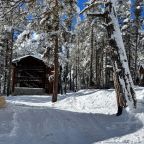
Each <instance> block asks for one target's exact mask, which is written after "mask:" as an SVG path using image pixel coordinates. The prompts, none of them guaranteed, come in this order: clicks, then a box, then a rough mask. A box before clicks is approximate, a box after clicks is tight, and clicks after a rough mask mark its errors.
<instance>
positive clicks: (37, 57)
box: [12, 55, 43, 63]
mask: <svg viewBox="0 0 144 144" xmlns="http://www.w3.org/2000/svg"><path fill="white" fill-rule="evenodd" d="M27 57H34V58H36V59H39V60H42V58H41V57H40V55H24V56H22V57H19V58H16V59H13V60H12V62H13V63H17V62H19V61H21V60H22V59H25V58H27ZM42 61H43V60H42Z"/></svg>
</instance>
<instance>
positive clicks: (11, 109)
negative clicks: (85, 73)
mask: <svg viewBox="0 0 144 144" xmlns="http://www.w3.org/2000/svg"><path fill="white" fill-rule="evenodd" d="M136 93H137V99H138V107H137V109H136V110H133V111H124V113H123V115H122V116H120V117H116V116H115V113H116V111H117V108H116V98H115V92H114V90H112V89H109V90H80V91H79V92H77V93H69V94H67V95H63V96H59V97H58V99H59V100H58V102H57V103H54V104H52V103H51V97H50V96H17V97H8V98H7V107H6V108H2V109H0V144H144V126H143V125H144V88H136Z"/></svg>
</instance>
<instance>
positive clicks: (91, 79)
mask: <svg viewBox="0 0 144 144" xmlns="http://www.w3.org/2000/svg"><path fill="white" fill-rule="evenodd" d="M93 39H94V34H93V26H91V56H90V78H89V79H90V80H89V87H92V86H93Z"/></svg>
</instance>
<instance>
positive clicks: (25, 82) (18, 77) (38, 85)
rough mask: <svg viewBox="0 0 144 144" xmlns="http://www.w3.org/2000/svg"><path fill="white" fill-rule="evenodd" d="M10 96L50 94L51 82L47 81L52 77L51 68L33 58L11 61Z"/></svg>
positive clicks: (27, 57) (40, 60)
mask: <svg viewBox="0 0 144 144" xmlns="http://www.w3.org/2000/svg"><path fill="white" fill-rule="evenodd" d="M12 67H13V68H12V94H13V95H26V94H27V95H29V94H34V95H39V94H44V93H47V94H50V93H52V90H53V82H52V80H50V79H49V77H50V76H52V75H53V68H50V67H48V66H47V65H46V64H45V63H44V61H43V60H42V59H40V58H37V57H35V56H31V55H28V56H24V57H20V58H18V59H14V60H13V61H12Z"/></svg>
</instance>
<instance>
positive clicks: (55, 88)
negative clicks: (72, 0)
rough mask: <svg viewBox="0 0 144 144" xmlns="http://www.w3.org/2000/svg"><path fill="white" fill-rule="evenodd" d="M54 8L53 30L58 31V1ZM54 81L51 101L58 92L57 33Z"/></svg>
mask: <svg viewBox="0 0 144 144" xmlns="http://www.w3.org/2000/svg"><path fill="white" fill-rule="evenodd" d="M55 8H56V11H55V13H54V20H55V31H56V32H58V30H59V13H58V9H59V8H58V1H57V0H55ZM54 42H55V47H54V82H53V96H52V102H56V101H57V94H58V78H59V76H58V75H59V73H58V69H59V64H58V48H59V40H58V34H56V35H55V36H54Z"/></svg>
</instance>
